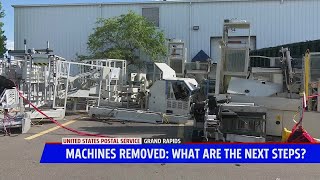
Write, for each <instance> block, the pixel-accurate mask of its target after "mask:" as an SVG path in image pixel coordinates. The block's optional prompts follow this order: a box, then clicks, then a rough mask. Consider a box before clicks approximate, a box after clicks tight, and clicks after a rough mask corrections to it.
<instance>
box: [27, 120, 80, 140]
mask: <svg viewBox="0 0 320 180" xmlns="http://www.w3.org/2000/svg"><path fill="white" fill-rule="evenodd" d="M74 122H76V120H72V121H68V122H66V123H64V124H62V126H67V125H69V124H72V123H74ZM59 128H61V127H60V126H56V127H53V128H50V129H47V130H45V131H42V132H39V133H38V134H35V135H32V136H29V137H27V138H24V139H25V140H31V139H34V138H37V137H40V136H42V135H45V134H47V133H49V132H52V131H55V130H57V129H59Z"/></svg>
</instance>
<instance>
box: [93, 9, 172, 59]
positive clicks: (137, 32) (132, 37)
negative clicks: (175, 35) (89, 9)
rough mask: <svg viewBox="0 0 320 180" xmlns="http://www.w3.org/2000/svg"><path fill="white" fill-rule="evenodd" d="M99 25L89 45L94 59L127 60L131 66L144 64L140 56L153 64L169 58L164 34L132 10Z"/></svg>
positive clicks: (100, 22) (105, 20)
mask: <svg viewBox="0 0 320 180" xmlns="http://www.w3.org/2000/svg"><path fill="white" fill-rule="evenodd" d="M97 25H98V27H96V28H95V29H94V32H93V34H91V35H90V36H89V40H88V43H87V44H88V49H89V51H90V52H91V54H92V56H91V57H92V58H113V59H125V60H127V61H128V64H134V65H138V64H140V65H141V59H140V54H141V53H142V54H145V55H147V56H148V57H149V58H151V60H152V61H159V60H161V59H162V58H163V57H164V56H165V55H166V51H167V49H166V45H165V37H164V34H163V32H161V31H159V30H158V29H157V28H156V27H155V26H154V25H153V24H152V23H150V22H149V21H148V20H147V19H145V18H144V17H143V16H141V15H138V14H136V13H134V12H132V11H130V12H129V13H128V14H124V15H120V16H118V17H113V18H109V19H100V20H98V21H97Z"/></svg>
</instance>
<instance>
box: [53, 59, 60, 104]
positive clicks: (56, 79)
mask: <svg viewBox="0 0 320 180" xmlns="http://www.w3.org/2000/svg"><path fill="white" fill-rule="evenodd" d="M60 65H61V64H60V61H58V62H57V63H56V69H57V72H55V73H56V75H55V77H54V84H53V86H54V91H53V105H52V106H53V108H55V107H56V97H57V90H58V89H57V86H58V78H59V73H60V72H61V71H59V70H60V69H59V66H60Z"/></svg>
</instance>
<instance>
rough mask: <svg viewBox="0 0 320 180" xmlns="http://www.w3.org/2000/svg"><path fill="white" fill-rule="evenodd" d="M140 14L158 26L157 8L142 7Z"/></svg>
mask: <svg viewBox="0 0 320 180" xmlns="http://www.w3.org/2000/svg"><path fill="white" fill-rule="evenodd" d="M142 16H143V17H145V18H146V19H147V20H148V21H149V22H151V23H153V24H154V25H155V26H156V27H159V8H142Z"/></svg>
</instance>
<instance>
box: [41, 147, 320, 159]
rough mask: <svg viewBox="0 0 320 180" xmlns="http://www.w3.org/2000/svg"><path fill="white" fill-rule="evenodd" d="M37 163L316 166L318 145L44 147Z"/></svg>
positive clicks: (318, 151) (319, 148)
mask: <svg viewBox="0 0 320 180" xmlns="http://www.w3.org/2000/svg"><path fill="white" fill-rule="evenodd" d="M40 163H320V144H165V145H163V144H162V145H161V144H144V145H65V144H46V145H45V148H44V150H43V154H42V157H41V161H40Z"/></svg>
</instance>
